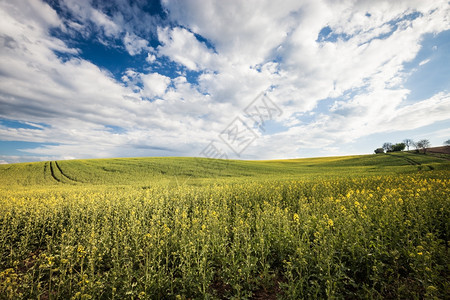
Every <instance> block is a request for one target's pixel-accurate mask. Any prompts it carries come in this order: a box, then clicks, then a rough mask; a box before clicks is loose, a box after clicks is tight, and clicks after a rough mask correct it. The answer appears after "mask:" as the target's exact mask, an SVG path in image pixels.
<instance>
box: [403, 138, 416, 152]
mask: <svg viewBox="0 0 450 300" xmlns="http://www.w3.org/2000/svg"><path fill="white" fill-rule="evenodd" d="M403 143H404V144H405V146H406V149H407V150H408V151H409V147H410V146H414V141H413V140H411V139H404V140H403Z"/></svg>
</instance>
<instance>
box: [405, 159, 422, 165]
mask: <svg viewBox="0 0 450 300" xmlns="http://www.w3.org/2000/svg"><path fill="white" fill-rule="evenodd" d="M403 159H404V160H406V161H407V162H409V163H410V164H411V165H417V166H420V165H421V163H420V162H418V161H415V160H414V159H411V158H409V157H403Z"/></svg>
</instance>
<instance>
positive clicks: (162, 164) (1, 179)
mask: <svg viewBox="0 0 450 300" xmlns="http://www.w3.org/2000/svg"><path fill="white" fill-rule="evenodd" d="M449 165H450V164H449V162H448V161H446V160H445V159H442V158H440V157H435V156H432V155H423V154H417V153H413V152H396V153H389V154H381V155H380V154H379V155H358V156H340V157H319V158H304V159H289V160H267V161H244V160H216V159H207V158H190V157H187V158H185V157H155V158H115V159H89V160H67V161H47V162H35V163H21V164H10V165H0V186H10V185H12V186H34V185H39V186H43V185H77V184H78V185H80V184H83V185H86V184H94V185H98V184H103V185H143V186H145V185H146V184H149V183H150V182H151V183H154V182H172V183H174V184H176V182H177V181H178V184H181V183H187V184H202V183H207V182H212V181H217V180H219V181H220V180H226V181H230V180H238V181H239V180H242V179H252V180H258V179H261V178H263V179H268V178H272V179H295V178H297V179H298V178H303V179H305V178H314V177H317V176H319V177H323V176H325V177H336V176H338V177H339V176H350V175H353V176H357V175H358V176H359V175H366V176H367V175H386V174H392V173H408V172H413V171H416V170H423V171H426V170H430V169H442V168H444V169H445V168H448V167H449Z"/></svg>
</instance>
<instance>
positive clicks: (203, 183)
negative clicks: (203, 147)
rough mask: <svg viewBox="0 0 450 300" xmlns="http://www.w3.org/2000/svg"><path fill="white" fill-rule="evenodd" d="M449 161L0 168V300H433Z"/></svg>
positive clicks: (86, 163)
mask: <svg viewBox="0 0 450 300" xmlns="http://www.w3.org/2000/svg"><path fill="white" fill-rule="evenodd" d="M449 178H450V161H449V160H448V157H447V158H438V157H433V156H429V155H423V154H415V153H406V152H402V153H391V154H381V155H363V156H344V157H326V158H311V159H292V160H272V161H238V160H213V159H205V158H117V159H101V160H71V161H52V162H37V163H23V164H11V165H0V299H277V298H279V299H318V298H338V299H341V298H342V299H367V298H369V299H370V298H375V299H386V298H389V299H394V298H395V299H398V298H400V299H420V298H429V299H445V298H447V299H448V298H449V297H450V294H449V291H450V284H449V282H450V273H449V270H450V255H449V246H450V239H449V226H450V218H449V217H450V209H449V208H450V205H449V195H450V179H449Z"/></svg>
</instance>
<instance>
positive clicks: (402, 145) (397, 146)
mask: <svg viewBox="0 0 450 300" xmlns="http://www.w3.org/2000/svg"><path fill="white" fill-rule="evenodd" d="M405 146H406V145H405V143H397V144H395V145H394V146H392V151H403V150H405Z"/></svg>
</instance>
